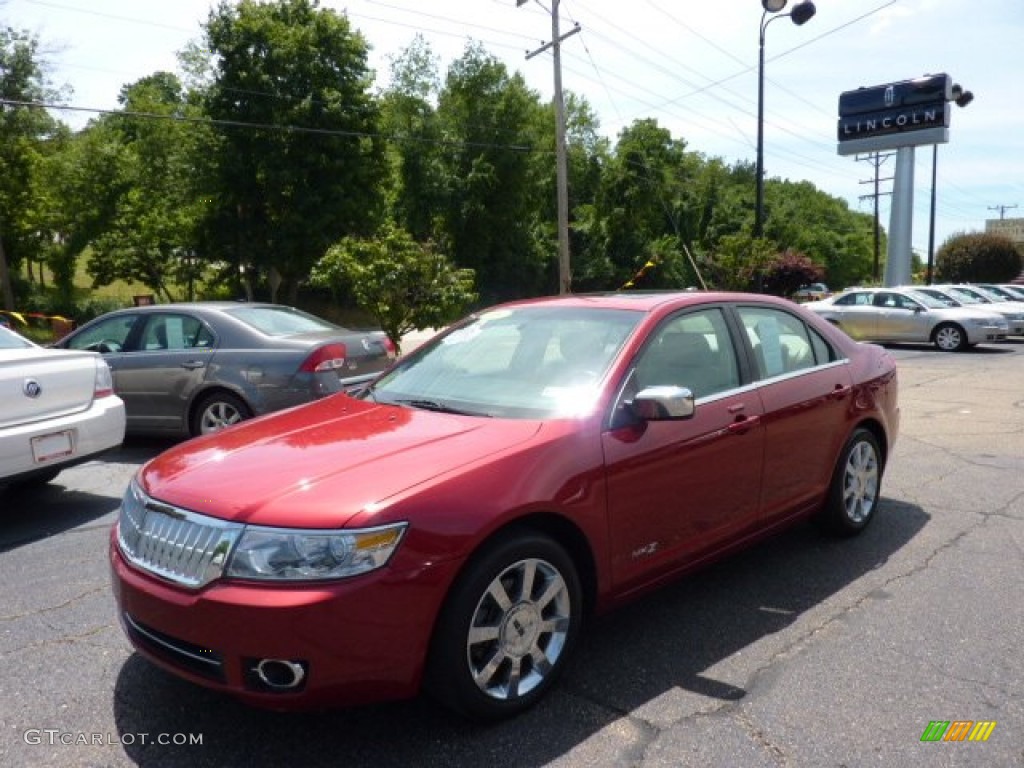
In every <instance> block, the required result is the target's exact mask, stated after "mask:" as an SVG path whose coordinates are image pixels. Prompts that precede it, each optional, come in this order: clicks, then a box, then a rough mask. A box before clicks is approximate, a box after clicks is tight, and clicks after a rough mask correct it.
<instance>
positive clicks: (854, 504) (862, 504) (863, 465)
mask: <svg viewBox="0 0 1024 768" xmlns="http://www.w3.org/2000/svg"><path fill="white" fill-rule="evenodd" d="M876 503H878V454H877V453H876V452H875V447H874V445H872V444H871V443H870V442H868V441H867V440H861V441H860V442H858V443H857V444H856V445H854V446H853V449H852V450H851V451H850V455H849V457H848V458H847V459H846V468H845V469H844V470H843V506H844V508H845V510H846V516H847V518H849V520H850V522H851V523H855V524H858V525H859V524H860V523H863V522H864V521H865V520H866V519H867V518H869V517H870V516H871V513H872V512H873V511H874V509H875V504H876Z"/></svg>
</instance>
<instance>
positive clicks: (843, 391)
mask: <svg viewBox="0 0 1024 768" xmlns="http://www.w3.org/2000/svg"><path fill="white" fill-rule="evenodd" d="M852 391H853V387H851V386H850V385H848V384H847V385H843V384H836V387H835V389H833V390H832V391H831V392H829V393H828V399H829V400H842V399H843V398H844V397H846V396H847V395H848V394H850V392H852Z"/></svg>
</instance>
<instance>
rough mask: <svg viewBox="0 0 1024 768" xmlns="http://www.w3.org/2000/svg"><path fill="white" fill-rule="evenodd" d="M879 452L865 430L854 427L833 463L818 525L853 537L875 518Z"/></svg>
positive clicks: (880, 464) (879, 483)
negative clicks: (829, 484)
mask: <svg viewBox="0 0 1024 768" xmlns="http://www.w3.org/2000/svg"><path fill="white" fill-rule="evenodd" d="M883 469H884V465H883V461H882V452H881V450H880V449H879V447H878V440H876V439H875V436H874V435H873V434H872V433H871V432H870V431H869V430H867V429H864V428H858V429H856V430H855V431H854V433H853V434H852V435H850V439H849V440H847V441H846V445H844V446H843V450H842V452H841V453H840V454H839V461H838V462H836V468H835V472H834V473H833V475H832V484H831V486H829V490H828V497H827V498H826V501H825V506H824V508H823V509H822V514H821V519H822V522H823V523H824V524H825V525H826V526H827V527H828V528H829V529H830V530H831V531H832V532H833V533H835V534H838V535H840V536H853V535H855V534H858V533H860V532H861V531H863V530H864V529H865V528H867V526H868V523H870V522H871V521H872V520H873V519H874V517H875V510H876V509H877V508H878V501H879V499H880V497H881V491H882V471H883Z"/></svg>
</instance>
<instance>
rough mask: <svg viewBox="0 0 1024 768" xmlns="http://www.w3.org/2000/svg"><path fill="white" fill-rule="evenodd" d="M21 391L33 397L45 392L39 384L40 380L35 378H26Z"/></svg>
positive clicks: (26, 395)
mask: <svg viewBox="0 0 1024 768" xmlns="http://www.w3.org/2000/svg"><path fill="white" fill-rule="evenodd" d="M21 391H22V392H24V393H25V397H31V398H33V399H35V398H37V397H39V396H40V395H41V394H43V388H42V387H41V386H39V382H38V381H36V380H35V379H25V384H24V385H23V386H22V387H21Z"/></svg>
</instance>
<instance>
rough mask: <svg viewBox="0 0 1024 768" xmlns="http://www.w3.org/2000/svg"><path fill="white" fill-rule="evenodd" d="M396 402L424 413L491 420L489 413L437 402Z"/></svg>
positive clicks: (416, 400) (413, 400)
mask: <svg viewBox="0 0 1024 768" xmlns="http://www.w3.org/2000/svg"><path fill="white" fill-rule="evenodd" d="M394 402H396V403H401V404H402V405H409V406H412V407H413V408H420V409H421V410H424V411H437V412H438V413H454V414H457V415H459V416H486V417H488V418H490V414H489V413H480V412H478V411H467V410H463V409H461V408H454V407H452V406H450V405H446V404H445V403H440V402H438V401H437V400H418V399H415V398H405V399H399V400H395V401H394Z"/></svg>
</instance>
